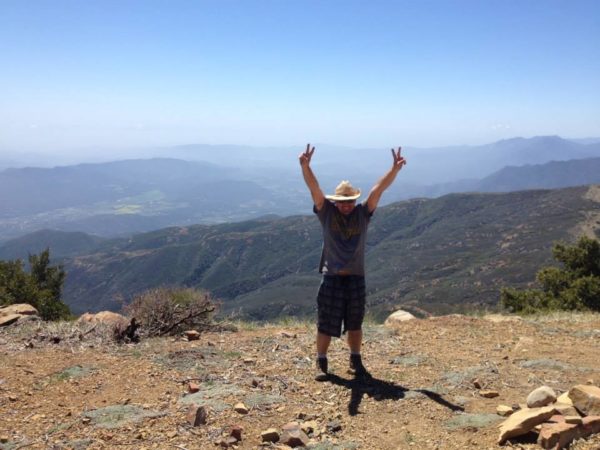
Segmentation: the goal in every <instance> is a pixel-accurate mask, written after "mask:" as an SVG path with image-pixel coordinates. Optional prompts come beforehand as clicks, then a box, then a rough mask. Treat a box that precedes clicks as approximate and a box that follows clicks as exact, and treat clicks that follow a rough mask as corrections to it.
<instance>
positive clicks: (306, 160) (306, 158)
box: [299, 144, 315, 167]
mask: <svg viewBox="0 0 600 450" xmlns="http://www.w3.org/2000/svg"><path fill="white" fill-rule="evenodd" d="M314 152H315V148H314V147H313V148H312V149H311V147H310V144H306V151H305V152H304V153H300V156H299V159H300V165H301V166H303V167H304V166H306V167H308V166H310V159H311V158H312V155H313V153H314Z"/></svg>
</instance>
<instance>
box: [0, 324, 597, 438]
mask: <svg viewBox="0 0 600 450" xmlns="http://www.w3.org/2000/svg"><path fill="white" fill-rule="evenodd" d="M44 327H46V328H44ZM84 331H85V330H84ZM80 332H81V330H80ZM69 333H70V334H69ZM55 336H59V337H61V340H60V342H58V343H55V342H53V340H52V338H53V337H55ZM363 355H364V356H363V358H364V361H365V365H366V366H367V367H368V368H369V370H370V372H371V374H372V375H373V379H372V380H371V381H370V382H368V383H365V382H360V381H358V380H355V379H354V378H353V376H352V375H350V374H348V373H347V367H348V352H347V348H346V345H345V343H344V342H343V341H341V340H335V341H334V342H333V343H332V347H331V352H330V366H331V369H332V370H333V371H334V376H333V377H332V378H331V380H330V381H326V382H317V381H314V379H313V377H314V374H315V372H314V362H313V361H314V327H313V325H310V324H302V323H285V324H282V325H277V326H276V325H268V326H252V325H247V324H246V325H239V324H238V330H237V331H233V332H232V331H220V332H206V333H202V334H201V336H200V339H199V340H196V341H190V342H188V341H187V340H184V339H183V338H163V339H146V340H142V341H141V342H140V343H138V344H127V345H116V344H107V343H106V340H104V339H102V338H101V337H99V336H95V332H90V333H88V334H86V335H84V336H81V338H80V337H79V335H78V333H77V330H75V331H73V332H71V331H68V330H67V328H66V326H64V327H63V328H62V329H61V328H60V326H56V328H55V329H50V328H48V326H46V325H44V326H42V327H41V328H40V326H39V325H36V324H27V325H22V326H18V325H17V326H10V327H6V328H4V329H1V330H0V417H1V420H0V441H1V443H0V448H2V449H18V448H24V447H26V448H28V449H38V448H40V449H41V448H53V449H67V448H72V449H100V448H102V449H108V448H115V449H117V448H118V449H121V448H134V449H169V448H173V449H177V448H179V449H190V450H191V449H211V448H218V447H217V445H219V443H218V441H219V439H221V438H222V437H226V436H228V435H229V430H230V428H231V427H232V426H233V425H240V426H242V427H243V433H242V440H241V441H240V442H238V443H237V444H236V448H241V449H254V448H287V447H285V446H282V445H281V444H269V443H265V444H263V443H262V442H261V432H263V431H265V430H267V429H268V428H275V429H277V430H279V431H280V432H281V429H282V427H283V426H284V425H285V424H287V423H289V422H291V421H296V422H298V423H299V424H301V425H305V428H306V429H307V430H309V431H310V432H309V434H308V435H309V437H310V443H309V448H314V449H381V450H383V449H404V448H407V449H408V448H411V449H439V450H444V449H468V448H472V449H498V448H501V447H499V446H498V445H497V444H496V440H497V437H498V429H497V424H498V423H499V422H500V421H502V420H503V419H502V418H501V417H499V416H497V415H496V413H495V412H496V407H497V406H498V405H499V404H505V405H508V406H511V405H513V404H519V403H520V404H523V403H524V402H525V398H526V397H527V394H529V392H531V391H532V390H533V389H535V388H537V387H539V386H541V385H548V386H550V387H552V388H553V389H554V390H556V391H557V392H559V393H561V392H564V391H566V390H568V389H569V388H570V387H571V386H573V385H575V384H585V383H593V384H595V385H596V386H598V385H599V384H600V363H599V361H600V315H598V314H596V315H592V314H586V315H576V314H562V315H556V316H546V317H540V318H536V319H525V320H517V319H515V320H510V321H508V320H501V319H498V318H496V320H495V321H494V320H490V319H489V318H483V317H466V316H458V315H454V316H444V317H437V318H431V319H423V320H412V321H409V322H404V323H402V324H401V325H400V326H399V327H398V328H396V329H390V328H385V327H383V326H380V325H367V326H366V327H365V344H364V351H363ZM474 380H477V382H474ZM190 381H191V382H194V383H196V384H197V385H198V387H199V389H200V390H199V392H197V393H195V394H190V393H189V392H188V389H189V388H188V385H189V382H190ZM476 384H479V385H480V386H481V387H480V388H479V389H478V388H476ZM486 389H487V390H496V391H498V393H499V396H498V397H496V398H485V397H483V396H481V395H480V390H486ZM238 402H242V403H244V405H245V406H246V407H247V409H248V412H247V413H245V414H244V413H239V412H236V411H235V410H234V405H235V404H236V403H238ZM189 403H196V404H199V405H204V406H206V409H207V411H208V418H207V423H206V424H203V425H199V426H197V427H192V426H191V425H189V424H188V422H187V420H186V412H187V409H188V408H189ZM504 448H522V449H530V448H531V449H533V448H538V447H537V446H536V445H535V444H533V443H532V441H531V436H529V437H525V438H522V439H521V441H520V442H516V441H513V442H511V443H509V444H507V445H506V446H505V447H504ZM571 448H574V449H578V450H590V449H599V448H600V436H598V435H596V436H595V437H594V438H592V439H589V440H587V441H580V442H578V443H576V444H574V445H573V446H572V447H571Z"/></svg>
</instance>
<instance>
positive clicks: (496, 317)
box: [483, 314, 523, 323]
mask: <svg viewBox="0 0 600 450" xmlns="http://www.w3.org/2000/svg"><path fill="white" fill-rule="evenodd" d="M483 319H484V320H488V321H490V322H493V323H502V322H522V321H523V319H522V318H521V317H519V316H505V315H503V314H486V315H485V316H483Z"/></svg>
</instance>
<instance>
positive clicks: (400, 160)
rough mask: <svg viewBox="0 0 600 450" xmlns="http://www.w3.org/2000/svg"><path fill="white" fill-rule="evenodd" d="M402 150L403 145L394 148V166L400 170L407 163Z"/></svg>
mask: <svg viewBox="0 0 600 450" xmlns="http://www.w3.org/2000/svg"><path fill="white" fill-rule="evenodd" d="M313 150H314V149H313ZM401 150H402V147H398V150H397V151H394V149H392V156H393V158H394V164H393V166H392V167H393V168H394V169H396V170H398V171H399V170H400V169H402V167H403V166H404V165H405V164H406V159H404V157H403V156H401V155H400V151H401Z"/></svg>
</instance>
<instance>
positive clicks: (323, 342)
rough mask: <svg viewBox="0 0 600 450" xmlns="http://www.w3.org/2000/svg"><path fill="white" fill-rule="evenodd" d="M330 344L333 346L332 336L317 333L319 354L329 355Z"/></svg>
mask: <svg viewBox="0 0 600 450" xmlns="http://www.w3.org/2000/svg"><path fill="white" fill-rule="evenodd" d="M329 344H331V336H327V335H326V334H323V333H320V332H317V354H318V355H327V350H329Z"/></svg>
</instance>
